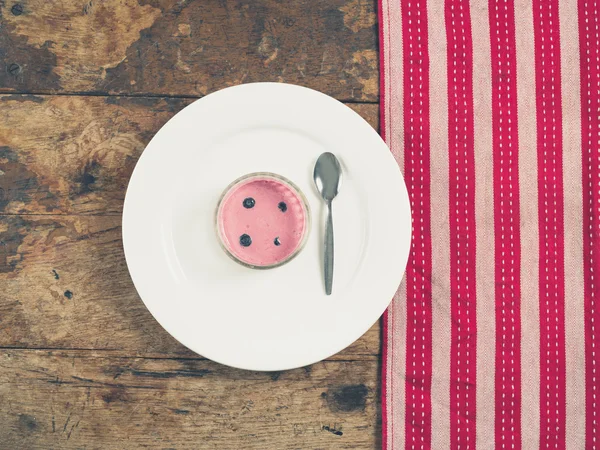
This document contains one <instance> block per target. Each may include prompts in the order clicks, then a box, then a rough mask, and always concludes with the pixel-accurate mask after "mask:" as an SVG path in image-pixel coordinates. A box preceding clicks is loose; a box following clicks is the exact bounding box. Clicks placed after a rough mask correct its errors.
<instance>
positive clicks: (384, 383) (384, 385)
mask: <svg viewBox="0 0 600 450" xmlns="http://www.w3.org/2000/svg"><path fill="white" fill-rule="evenodd" d="M392 307H393V306H390V308H392ZM381 319H382V331H381V334H382V341H383V344H382V345H383V349H382V352H383V357H382V363H381V365H382V366H381V431H382V433H383V436H382V438H381V448H383V449H384V450H387V448H388V411H387V408H388V404H387V389H388V379H387V365H388V361H387V359H388V356H389V353H388V311H387V310H386V311H385V312H384V313H383V316H382V317H381Z"/></svg>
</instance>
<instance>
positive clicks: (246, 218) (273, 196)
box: [217, 174, 309, 268]
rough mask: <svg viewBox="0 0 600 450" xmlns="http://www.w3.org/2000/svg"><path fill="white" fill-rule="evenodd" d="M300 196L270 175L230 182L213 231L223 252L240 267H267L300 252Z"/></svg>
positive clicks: (304, 219)
mask: <svg viewBox="0 0 600 450" xmlns="http://www.w3.org/2000/svg"><path fill="white" fill-rule="evenodd" d="M308 222H309V212H308V209H307V206H306V202H305V201H304V197H303V196H302V194H301V193H300V191H299V190H298V188H296V187H295V186H294V185H293V184H292V183H291V182H290V181H288V180H286V179H284V178H283V177H280V176H278V175H274V174H251V175H248V176H245V177H243V178H241V179H240V180H238V181H236V182H234V183H233V184H232V185H231V186H230V187H229V188H228V189H227V191H226V192H225V193H224V195H223V198H222V199H221V202H220V204H219V208H218V211H217V230H218V233H219V238H220V239H221V243H222V245H223V247H224V249H225V250H226V251H227V253H229V254H230V256H232V257H233V258H234V259H235V260H237V261H238V262H241V263H242V264H245V265H248V266H251V267H256V268H269V267H274V266H278V265H281V264H283V263H284V262H287V261H288V260H290V259H291V258H292V257H294V256H295V255H296V254H297V253H298V252H299V251H300V250H301V249H302V244H303V243H304V241H305V239H306V237H307V233H308Z"/></svg>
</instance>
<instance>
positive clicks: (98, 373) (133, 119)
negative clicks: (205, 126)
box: [0, 0, 381, 449]
mask: <svg viewBox="0 0 600 450" xmlns="http://www.w3.org/2000/svg"><path fill="white" fill-rule="evenodd" d="M376 39H377V25H376V11H375V2H374V1H371V0H369V1H365V0H300V1H294V2H289V1H283V0H262V1H256V0H246V1H242V0H203V1H199V0H198V1H191V0H164V1H162V0H105V1H101V0H85V1H80V0H75V1H71V0H70V1H67V0H61V1H59V0H49V1H44V0H23V1H20V2H14V1H10V0H8V1H7V0H0V61H2V63H3V64H4V67H3V69H2V70H0V93H4V95H0V448H1V449H5V448H6V449H19V448H23V449H30V448H40V449H52V448H56V449H58V448H61V449H62V448H115V449H116V448H119V449H121V448H165V449H167V448H194V449H200V448H207V449H208V448H217V449H229V448H235V449H240V448H241V449H337V448H340V449H341V448H344V449H350V448H357V449H374V448H379V446H380V431H381V430H380V422H381V418H380V404H379V382H378V381H379V357H380V330H379V325H378V324H376V325H375V326H374V327H373V328H372V329H371V330H369V332H367V333H366V334H365V335H364V336H363V337H362V338H361V339H360V340H358V341H357V342H356V343H355V344H353V345H352V346H350V347H349V348H347V349H346V350H344V351H342V352H341V353H339V354H338V355H335V356H333V357H332V358H330V359H329V360H327V361H324V362H321V363H318V364H315V365H313V366H310V367H307V368H303V369H298V370H294V371H289V372H276V373H256V372H245V371H239V370H235V369H230V368H227V367H224V366H220V365H218V364H215V363H212V362H211V361H208V360H206V359H205V358H203V357H202V356H200V355H197V354H195V353H193V352H191V351H189V350H187V349H186V348H184V347H183V346H182V345H181V344H179V343H178V342H176V341H175V340H174V339H173V338H172V337H171V336H170V335H168V334H167V333H166V332H165V331H164V330H163V329H162V328H161V327H160V326H159V325H158V324H157V323H156V321H155V320H154V319H153V318H152V316H151V315H150V313H149V312H148V311H147V310H146V308H145V307H144V305H143V303H142V301H141V300H140V298H139V296H138V295H137V293H136V291H135V289H134V287H133V285H132V282H131V279H130V278H129V274H128V272H127V268H126V265H125V260H124V256H123V249H122V244H121V211H122V204H123V199H124V194H125V188H126V186H127V183H128V180H129V177H130V175H131V172H132V170H133V167H134V166H135V163H136V161H137V159H138V158H139V156H140V154H141V153H142V151H143V149H144V147H145V145H146V144H147V143H148V141H149V140H150V139H151V137H152V136H153V135H154V133H156V131H157V130H158V129H159V128H160V127H161V126H162V125H163V124H164V123H165V122H166V121H167V120H168V119H169V118H171V117H172V116H173V115H174V114H175V113H177V112H178V111H179V110H181V109H182V108H183V107H185V106H186V105H188V104H189V103H190V102H192V101H193V100H194V99H195V98H198V97H201V96H203V95H205V94H207V93H210V92H212V91H214V90H217V89H220V88H223V87H226V86H230V85H235V84H239V83H244V82H252V81H267V80H269V81H285V82H291V83H296V84H301V85H305V86H309V87H312V88H315V89H318V90H321V91H323V92H325V93H327V94H329V95H332V96H334V97H336V98H338V99H339V100H341V101H345V102H347V103H348V105H349V106H350V107H352V108H353V109H355V110H356V111H357V112H358V113H359V114H361V115H362V116H363V117H364V118H365V119H366V120H367V121H368V122H369V123H371V125H372V126H373V127H375V128H378V105H377V101H378V75H377V74H378V68H377V41H376Z"/></svg>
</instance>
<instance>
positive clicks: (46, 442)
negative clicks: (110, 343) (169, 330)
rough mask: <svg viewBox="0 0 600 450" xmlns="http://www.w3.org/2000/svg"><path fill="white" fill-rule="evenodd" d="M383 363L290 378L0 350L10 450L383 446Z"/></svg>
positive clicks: (325, 366) (322, 368) (186, 364)
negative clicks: (380, 381) (380, 388)
mask: <svg viewBox="0 0 600 450" xmlns="http://www.w3.org/2000/svg"><path fill="white" fill-rule="evenodd" d="M377 386H378V363H377V361H364V362H354V363H351V364H350V363H346V362H337V361H324V362H321V363H318V364H315V365H313V366H310V367H307V368H305V369H298V370H293V371H287V372H282V373H258V372H247V371H240V370H235V369H230V368H226V367H223V366H219V365H217V364H215V363H212V362H210V361H194V360H186V359H176V360H174V359H152V358H124V357H115V356H106V355H104V356H102V355H95V354H92V353H91V352H77V351H53V352H47V351H32V350H4V351H1V352H0V405H2V407H1V408H0V422H1V423H2V426H1V427H0V443H2V444H1V446H2V448H7V449H8V448H10V449H52V448H55V449H58V448H61V449H71V448H73V449H74V448H87V449H96V448H102V449H122V448H128V449H130V448H131V449H133V448H148V447H150V448H162V449H167V448H168V449H173V448H177V449H213V448H214V449H239V448H242V449H248V450H251V449H260V450H264V449H328V450H329V449H375V448H379V446H380V437H379V436H380V423H381V420H380V417H379V415H378V399H379V391H378V387H377Z"/></svg>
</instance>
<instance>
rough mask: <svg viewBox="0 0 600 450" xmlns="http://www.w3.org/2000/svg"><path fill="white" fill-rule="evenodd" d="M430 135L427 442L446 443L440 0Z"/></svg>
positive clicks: (432, 54) (433, 28)
mask: <svg viewBox="0 0 600 450" xmlns="http://www.w3.org/2000/svg"><path fill="white" fill-rule="evenodd" d="M427 19H428V21H429V24H428V33H429V98H430V100H429V104H430V108H431V109H430V114H429V118H430V119H429V120H430V139H431V162H430V173H431V248H432V249H433V252H432V261H431V266H432V269H431V273H432V280H431V295H432V307H433V314H432V337H433V341H432V348H433V351H432V378H431V428H432V430H431V448H440V449H443V448H450V341H451V332H450V325H451V320H450V312H451V311H450V306H451V305H450V230H449V228H448V227H449V221H448V220H449V218H448V215H449V211H448V203H449V197H448V191H449V181H448V78H447V70H448V69H447V54H446V24H445V20H444V2H443V1H434V2H432V1H429V2H427Z"/></svg>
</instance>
